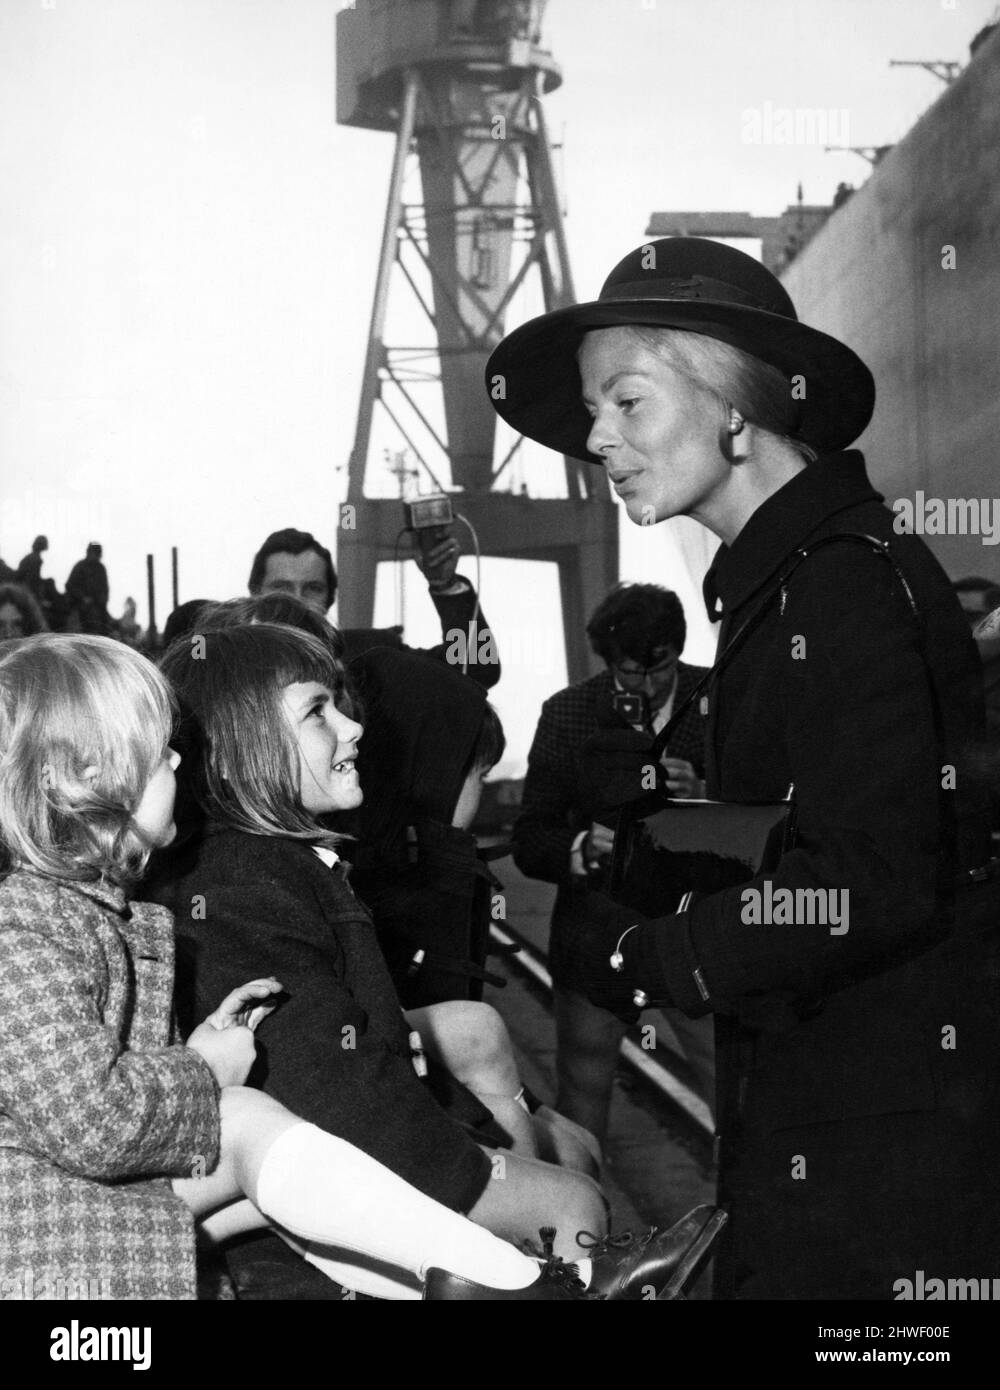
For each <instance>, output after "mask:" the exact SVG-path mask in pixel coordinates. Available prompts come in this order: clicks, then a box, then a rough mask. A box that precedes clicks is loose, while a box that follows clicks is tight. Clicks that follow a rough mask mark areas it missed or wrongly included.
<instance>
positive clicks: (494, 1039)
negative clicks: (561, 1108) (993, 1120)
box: [406, 999, 538, 1158]
mask: <svg viewBox="0 0 1000 1390" xmlns="http://www.w3.org/2000/svg"><path fill="white" fill-rule="evenodd" d="M406 1020H407V1022H408V1023H409V1025H410V1027H411V1028H415V1029H416V1030H417V1032H418V1033H419V1034H420V1037H421V1039H422V1041H423V1045H424V1051H425V1052H426V1053H427V1055H428V1056H429V1057H433V1058H434V1059H435V1060H436V1061H438V1062H440V1063H441V1065H442V1066H443V1067H446V1068H447V1070H448V1071H450V1072H451V1074H452V1076H454V1077H455V1079H456V1080H458V1081H461V1083H462V1085H463V1086H467V1087H468V1088H469V1090H470V1091H472V1093H473V1095H475V1096H477V1097H478V1098H479V1100H481V1101H482V1102H483V1104H484V1105H485V1106H486V1107H487V1108H488V1109H489V1110H491V1111H492V1112H493V1116H494V1118H495V1119H496V1121H497V1123H498V1124H500V1125H502V1127H503V1128H504V1129H505V1130H506V1131H507V1133H508V1134H509V1135H510V1138H511V1143H512V1151H513V1152H514V1153H516V1154H523V1155H524V1156H525V1157H526V1158H537V1157H538V1144H537V1140H536V1136H535V1128H534V1125H533V1124H532V1122H531V1116H530V1114H529V1113H528V1110H527V1108H526V1107H525V1106H524V1105H522V1103H521V1101H520V1099H519V1096H520V1094H521V1090H522V1087H521V1079H520V1077H519V1076H518V1072H517V1062H516V1061H515V1058H514V1048H513V1045H512V1044H511V1041H510V1034H509V1033H508V1032H507V1027H506V1024H505V1023H504V1021H503V1019H502V1018H501V1017H500V1015H499V1014H498V1013H497V1011H496V1009H494V1008H491V1006H490V1005H489V1004H477V1003H474V1002H472V1001H470V1000H465V999H454V1000H449V1001H447V1002H446V1003H443V1004H430V1005H428V1006H427V1007H426V1008H423V1009H410V1010H409V1011H408V1012H407V1014H406Z"/></svg>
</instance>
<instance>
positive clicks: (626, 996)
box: [560, 892, 662, 1023]
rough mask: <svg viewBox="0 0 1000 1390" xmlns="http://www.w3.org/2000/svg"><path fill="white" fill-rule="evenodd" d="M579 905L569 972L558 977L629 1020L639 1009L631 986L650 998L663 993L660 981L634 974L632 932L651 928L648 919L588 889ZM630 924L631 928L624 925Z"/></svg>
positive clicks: (633, 1017)
mask: <svg viewBox="0 0 1000 1390" xmlns="http://www.w3.org/2000/svg"><path fill="white" fill-rule="evenodd" d="M579 906H580V915H579V917H578V918H577V919H576V921H575V923H574V930H573V950H572V953H571V956H570V960H569V965H568V973H567V977H566V978H565V979H563V980H561V981H560V983H562V984H565V985H566V986H567V987H568V988H569V989H575V990H577V991H578V992H579V993H580V994H584V995H586V997H587V998H588V999H589V1000H590V1002H591V1003H592V1004H596V1005H597V1006H598V1007H599V1008H602V1009H607V1010H608V1011H609V1013H613V1014H614V1015H615V1016H616V1017H617V1018H620V1019H621V1020H622V1022H623V1023H634V1022H635V1021H636V1019H637V1018H638V1017H639V1014H640V1012H641V1011H640V1010H639V1009H638V1008H637V1007H636V1004H635V1001H634V999H633V995H634V993H635V991H636V989H637V988H642V989H644V990H646V992H647V993H648V994H649V995H650V997H651V998H652V997H657V998H658V997H660V996H661V995H662V990H661V989H660V988H659V987H660V985H661V983H662V982H661V981H648V980H639V979H637V978H636V974H635V966H634V960H635V944H636V941H637V938H638V936H639V933H640V932H643V931H651V930H653V924H652V923H651V922H649V921H648V919H647V918H645V917H641V916H639V914H638V913H636V912H635V911H634V910H633V909H631V908H627V907H622V906H621V904H620V903H616V902H613V901H612V900H611V898H608V897H606V896H605V895H604V894H603V893H596V892H595V893H587V894H586V895H585V896H584V897H583V898H582V899H581V902H580V905H579ZM630 927H634V928H635V930H634V931H629V928H630ZM626 932H627V933H628V935H625V934H626ZM622 937H624V940H622ZM619 942H620V943H621V944H620V945H619ZM616 951H618V952H619V954H620V955H621V957H622V961H621V965H622V968H621V970H620V971H619V970H615V969H614V968H613V967H612V965H611V957H612V956H613V955H614V954H615V952H616ZM630 961H631V962H632V964H631V966H630ZM651 985H652V988H651Z"/></svg>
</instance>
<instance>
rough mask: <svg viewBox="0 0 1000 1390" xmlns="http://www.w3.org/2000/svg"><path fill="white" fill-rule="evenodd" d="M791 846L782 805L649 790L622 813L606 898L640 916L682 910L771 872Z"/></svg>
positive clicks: (791, 814)
mask: <svg viewBox="0 0 1000 1390" xmlns="http://www.w3.org/2000/svg"><path fill="white" fill-rule="evenodd" d="M794 840H795V804H794V802H793V801H792V800H791V799H789V800H787V801H767V802H734V801H679V800H677V799H676V798H673V797H670V796H667V795H665V794H664V793H662V792H654V793H652V794H651V795H650V796H648V797H644V798H643V799H642V800H640V801H633V802H630V803H629V804H628V805H627V806H624V807H622V809H621V811H620V812H619V815H618V824H617V826H616V828H615V842H614V849H613V851H612V856H611V869H610V874H609V882H608V893H609V895H610V896H611V897H612V898H614V899H615V901H616V902H619V903H622V904H623V905H624V906H625V907H631V908H634V909H635V911H636V912H640V913H642V915H643V916H645V917H662V916H665V915H667V914H669V913H672V912H677V911H680V910H683V907H684V906H685V905H686V902H685V900H686V898H687V896H688V895H689V894H691V893H697V894H699V895H701V894H705V893H717V892H719V891H720V890H721V889H724V888H734V887H736V886H738V885H739V884H741V883H746V882H747V881H748V880H750V879H752V878H755V877H756V876H757V874H760V873H767V872H769V871H771V870H772V869H774V868H775V867H776V865H777V863H778V860H779V859H780V858H781V856H782V855H783V854H785V853H786V852H787V851H788V850H789V849H791V847H792V845H793V844H794Z"/></svg>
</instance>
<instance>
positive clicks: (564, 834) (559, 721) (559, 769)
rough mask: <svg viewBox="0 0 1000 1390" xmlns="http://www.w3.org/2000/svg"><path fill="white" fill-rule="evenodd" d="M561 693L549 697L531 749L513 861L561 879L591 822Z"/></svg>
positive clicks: (529, 870) (533, 872) (537, 875)
mask: <svg viewBox="0 0 1000 1390" xmlns="http://www.w3.org/2000/svg"><path fill="white" fill-rule="evenodd" d="M566 726H567V721H566V720H565V719H564V718H563V717H562V714H561V712H560V709H559V704H558V696H553V697H552V698H551V699H549V700H546V701H545V703H544V705H543V706H542V713H541V717H540V718H539V721H538V728H537V729H536V730H535V737H534V740H533V741H532V744H531V749H530V751H529V753H528V771H527V775H526V776H525V779H524V790H523V793H522V797H521V811H520V814H519V816H518V818H517V822H516V824H515V826H514V863H515V864H516V865H517V867H518V868H519V869H520V870H521V872H522V873H524V874H527V875H528V877H529V878H541V879H545V880H546V881H547V882H549V883H562V882H563V881H564V880H565V879H567V878H568V877H569V873H570V851H571V849H572V846H573V841H574V840H575V839H576V837H577V835H578V834H579V833H580V831H581V830H582V829H584V828H588V826H589V822H588V821H587V820H586V819H585V818H584V817H583V815H582V813H581V811H580V807H579V799H580V798H579V790H578V787H577V767H578V758H579V750H578V749H577V748H576V747H575V746H574V744H573V740H572V738H571V737H570V736H569V734H568V733H567V732H566Z"/></svg>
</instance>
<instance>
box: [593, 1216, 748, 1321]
mask: <svg viewBox="0 0 1000 1390" xmlns="http://www.w3.org/2000/svg"><path fill="white" fill-rule="evenodd" d="M725 1224H726V1214H725V1212H724V1211H719V1210H718V1209H717V1208H715V1207H710V1206H700V1207H695V1208H694V1210H693V1211H689V1212H688V1214H687V1216H683V1217H681V1219H680V1221H678V1222H676V1223H675V1224H674V1225H673V1226H671V1227H670V1229H669V1231H660V1230H658V1229H657V1228H656V1227H655V1226H653V1227H651V1228H650V1229H649V1230H648V1231H647V1232H646V1234H645V1235H644V1236H634V1235H632V1234H631V1233H630V1232H629V1233H626V1234H625V1235H622V1236H605V1237H604V1238H603V1239H602V1240H598V1239H595V1238H594V1237H592V1236H591V1237H589V1239H590V1241H591V1244H589V1245H587V1244H585V1243H584V1239H583V1238H584V1237H587V1236H588V1233H587V1232H586V1231H581V1232H580V1234H579V1235H578V1236H577V1244H578V1245H579V1246H580V1248H581V1251H582V1254H581V1259H583V1258H589V1259H590V1260H592V1261H593V1274H592V1276H591V1281H590V1288H589V1292H590V1294H591V1296H592V1297H594V1298H603V1299H610V1300H612V1301H615V1302H619V1301H625V1300H634V1301H638V1300H640V1299H642V1298H648V1297H650V1296H652V1297H653V1298H655V1299H657V1301H668V1300H670V1299H677V1298H683V1296H684V1291H685V1290H686V1289H688V1288H690V1287H691V1285H692V1284H693V1283H694V1281H695V1280H696V1279H697V1277H698V1275H699V1274H700V1273H701V1271H702V1270H703V1269H704V1267H705V1263H706V1261H707V1260H708V1257H709V1255H710V1253H711V1251H712V1247H713V1245H714V1244H715V1240H716V1237H717V1236H718V1235H719V1233H720V1231H721V1230H722V1228H723V1226H724V1225H725Z"/></svg>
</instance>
